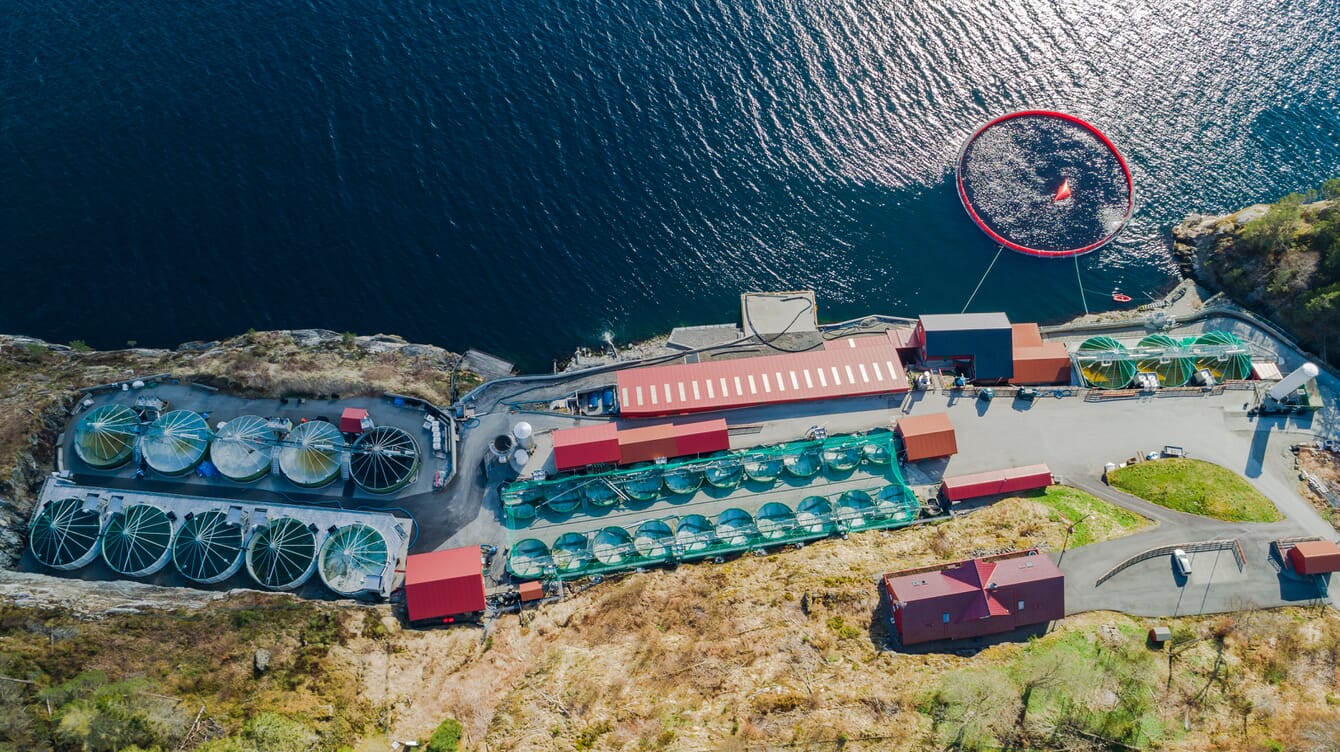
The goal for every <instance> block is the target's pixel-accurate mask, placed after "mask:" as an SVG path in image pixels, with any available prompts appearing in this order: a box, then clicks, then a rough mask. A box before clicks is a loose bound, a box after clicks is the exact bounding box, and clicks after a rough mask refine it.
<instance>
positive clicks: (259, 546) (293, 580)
mask: <svg viewBox="0 0 1340 752" xmlns="http://www.w3.org/2000/svg"><path fill="white" fill-rule="evenodd" d="M246 561H247V573H248V574H250V575H251V578H252V579H253V580H255V581H256V582H257V583H258V584H260V585H261V586H262V587H266V588H269V589H271V590H292V589H293V588H296V587H298V586H299V585H301V584H303V583H304V582H306V581H307V578H309V577H311V576H312V572H313V571H315V570H316V533H314V532H312V530H311V529H309V528H308V527H307V525H304V524H303V523H302V522H301V521H300V520H297V519H294V518H293V517H276V518H274V519H273V520H270V521H269V522H267V523H265V524H264V525H262V526H261V528H260V529H259V530H257V531H256V534H255V535H253V536H252V537H251V542H250V543H248V544H247V556H246Z"/></svg>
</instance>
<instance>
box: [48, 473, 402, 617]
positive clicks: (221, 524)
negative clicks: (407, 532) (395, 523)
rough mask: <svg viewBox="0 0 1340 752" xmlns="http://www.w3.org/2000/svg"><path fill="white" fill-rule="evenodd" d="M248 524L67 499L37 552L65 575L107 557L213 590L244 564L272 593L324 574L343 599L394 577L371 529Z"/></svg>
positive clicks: (215, 515) (382, 541) (283, 521)
mask: <svg viewBox="0 0 1340 752" xmlns="http://www.w3.org/2000/svg"><path fill="white" fill-rule="evenodd" d="M90 506H91V507H92V508H90ZM244 521H245V520H244V516H243V515H236V516H235V517H233V518H230V516H229V514H228V512H227V511H225V510H223V509H212V510H209V511H205V512H200V513H196V514H188V515H185V516H184V517H183V518H178V517H177V516H176V515H175V514H174V513H172V512H168V511H165V510H163V509H161V508H159V507H157V506H155V505H152V504H132V505H129V506H126V507H124V508H120V509H116V510H115V511H111V510H108V509H106V508H105V505H101V506H100V505H97V504H93V505H90V504H87V503H86V502H85V501H84V500H83V499H79V498H76V497H67V498H64V499H58V500H55V501H51V502H48V503H46V504H45V505H44V506H43V507H42V508H41V509H40V510H39V512H38V513H37V515H36V516H35V517H34V518H33V521H32V525H31V527H30V530H29V546H30V548H31V550H32V553H33V556H34V557H35V558H36V559H37V561H38V562H39V563H41V564H42V565H43V566H46V567H50V568H52V569H57V570H63V571H70V570H75V569H79V568H81V567H84V566H87V565H88V564H90V563H92V561H93V560H94V559H95V558H97V557H98V556H99V555H101V557H102V559H103V561H104V562H105V563H106V564H107V566H108V567H110V568H111V570H112V571H114V572H116V573H117V574H120V575H123V576H125V577H147V576H149V575H152V574H155V573H157V572H159V571H161V570H162V569H163V568H164V567H166V566H167V564H168V561H169V560H171V561H172V562H173V564H174V565H175V566H176V568H177V571H178V572H180V573H181V574H182V576H184V577H186V578H187V579H189V580H192V581H194V582H198V583H201V584H206V585H207V584H214V583H218V582H222V581H224V580H226V579H228V578H229V577H232V576H233V575H234V574H236V573H237V572H238V570H240V569H241V568H242V567H243V566H245V567H246V569H247V573H248V574H250V575H251V578H252V579H253V580H255V581H256V583H257V584H259V585H261V586H262V587H265V588H268V589H270V590H292V589H294V588H297V587H299V586H301V585H303V584H304V583H306V582H307V581H308V580H309V579H310V578H311V576H312V574H313V573H316V574H318V575H319V576H320V578H321V581H322V582H323V583H325V585H326V587H328V588H330V589H331V590H332V591H334V592H335V593H338V594H340V595H343V596H354V595H357V594H360V593H367V592H369V591H374V592H381V591H382V586H383V583H384V582H386V581H387V579H386V578H389V577H390V576H391V574H392V568H391V563H392V557H391V551H390V549H389V547H388V546H387V542H386V538H385V537H384V536H383V535H382V534H381V533H380V532H379V531H377V530H376V529H375V528H373V527H371V526H369V525H365V524H362V523H355V524H351V525H345V526H343V527H333V528H332V529H330V530H321V529H319V528H317V527H316V526H315V525H311V524H308V523H304V522H302V521H301V520H299V519H297V518H295V517H291V516H279V517H274V518H272V519H269V520H264V521H261V520H257V521H256V523H257V524H249V525H245V524H244ZM248 522H249V521H248Z"/></svg>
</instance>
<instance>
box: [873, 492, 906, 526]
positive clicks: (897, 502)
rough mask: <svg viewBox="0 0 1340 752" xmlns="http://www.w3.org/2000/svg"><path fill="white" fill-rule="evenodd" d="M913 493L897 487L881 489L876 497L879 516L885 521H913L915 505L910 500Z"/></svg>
mask: <svg viewBox="0 0 1340 752" xmlns="http://www.w3.org/2000/svg"><path fill="white" fill-rule="evenodd" d="M911 493H912V491H911V490H909V489H907V488H904V487H902V486H897V485H888V486H885V487H884V488H881V489H880V491H879V493H878V494H877V495H876V497H875V506H876V510H877V513H878V515H879V516H880V517H881V518H883V519H888V520H896V521H898V522H906V521H908V520H911V519H912V514H913V510H915V509H916V505H915V503H913V502H912V501H910V500H909V499H908V495H909V494H911Z"/></svg>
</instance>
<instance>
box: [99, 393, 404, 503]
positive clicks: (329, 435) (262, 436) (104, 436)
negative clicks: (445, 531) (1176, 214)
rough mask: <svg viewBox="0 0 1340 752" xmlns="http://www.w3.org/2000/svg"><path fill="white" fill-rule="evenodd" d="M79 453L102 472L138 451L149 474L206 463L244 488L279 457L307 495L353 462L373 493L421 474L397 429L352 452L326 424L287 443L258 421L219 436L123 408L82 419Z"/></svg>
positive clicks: (234, 423)
mask: <svg viewBox="0 0 1340 752" xmlns="http://www.w3.org/2000/svg"><path fill="white" fill-rule="evenodd" d="M74 450H75V453H76V454H78V455H79V458H80V459H82V460H83V461H84V462H85V463H87V464H88V465H89V466H91V467H94V468H97V469H99V470H110V469H114V468H117V467H120V466H122V465H124V464H126V463H127V462H129V461H130V459H131V458H132V457H133V456H135V454H136V451H137V450H138V452H139V454H140V455H141V456H142V458H143V460H144V463H145V464H146V465H148V467H149V468H150V469H152V470H154V471H155V472H158V473H160V474H162V475H168V476H176V475H184V474H186V473H189V472H191V471H192V470H194V469H196V468H197V467H199V465H200V463H201V462H203V461H204V460H205V459H206V457H207V456H208V458H209V459H210V460H211V461H212V463H213V464H214V466H215V467H216V468H218V471H219V473H220V474H221V475H223V476H224V477H225V478H228V479H229V480H233V481H237V482H240V483H246V482H250V481H254V480H258V479H260V478H261V477H262V476H264V475H265V474H266V473H268V472H269V471H270V468H271V465H272V464H274V457H275V453H276V452H277V454H278V465H279V470H280V472H282V473H283V474H284V477H286V478H288V479H289V480H290V481H292V482H293V483H295V484H297V485H299V486H302V487H305V488H317V487H320V486H325V485H327V484H329V483H332V482H334V480H335V479H336V478H338V477H340V475H341V472H342V470H343V467H344V465H343V463H344V461H345V457H346V454H347V455H348V461H349V475H350V477H352V478H353V480H354V482H355V483H357V484H358V486H359V487H360V488H363V489H364V490H367V491H370V492H373V493H392V492H394V491H397V490H399V489H401V488H403V487H404V486H406V485H408V484H409V483H410V481H412V480H413V479H414V477H415V473H416V472H417V471H418V467H419V447H418V443H417V442H416V441H415V440H414V437H412V436H410V435H409V434H408V433H407V432H405V431H403V430H401V429H399V428H396V427H394V426H376V427H374V428H371V429H369V430H368V431H366V432H365V433H363V434H362V435H361V436H359V437H358V439H357V440H355V441H354V443H353V444H352V445H350V444H348V443H346V442H345V440H344V436H343V434H341V433H340V431H339V429H338V428H336V427H335V426H334V425H332V424H331V423H327V422H326V421H323V420H313V421H308V422H306V423H300V424H299V425H298V426H296V427H294V428H293V430H292V431H290V432H289V433H288V434H287V435H286V436H285V437H284V438H282V439H281V438H279V437H278V434H277V433H276V429H275V428H274V427H273V426H272V425H271V424H270V422H269V421H267V420H266V419H264V418H261V417H258V416H255V415H243V416H240V417H237V418H234V419H232V420H230V421H228V422H226V423H224V424H223V425H222V426H221V427H220V428H219V430H218V431H217V432H215V431H211V430H210V428H209V424H208V423H206V422H205V419H204V417H202V416H201V415H200V414H198V413H195V412H192V411H190V410H173V411H171V412H167V413H164V414H163V415H161V416H160V417H159V418H158V419H157V420H154V421H153V422H151V423H142V422H141V419H140V415H139V413H137V412H136V411H135V410H133V409H131V408H129V407H127V406H125V405H105V406H103V407H99V408H97V409H95V410H93V411H91V412H89V414H88V415H86V416H84V418H83V419H82V420H80V421H79V424H78V425H77V426H76V428H75V441H74Z"/></svg>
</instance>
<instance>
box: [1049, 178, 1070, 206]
mask: <svg viewBox="0 0 1340 752" xmlns="http://www.w3.org/2000/svg"><path fill="white" fill-rule="evenodd" d="M1068 198H1070V178H1066V179H1065V180H1063V181H1061V187H1060V188H1057V189H1056V195H1055V196H1052V203H1053V204H1056V203H1060V202H1062V201H1065V200H1066V199H1068Z"/></svg>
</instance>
